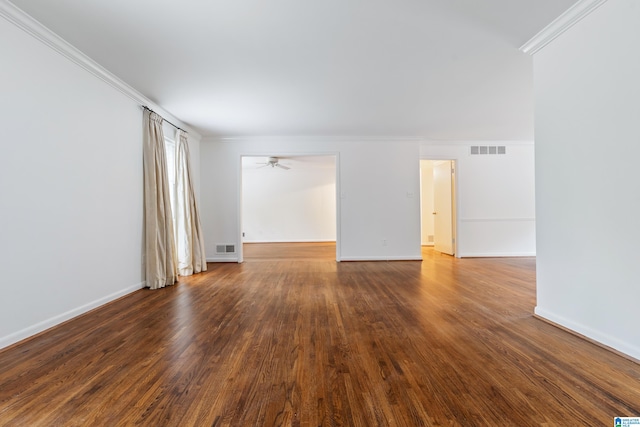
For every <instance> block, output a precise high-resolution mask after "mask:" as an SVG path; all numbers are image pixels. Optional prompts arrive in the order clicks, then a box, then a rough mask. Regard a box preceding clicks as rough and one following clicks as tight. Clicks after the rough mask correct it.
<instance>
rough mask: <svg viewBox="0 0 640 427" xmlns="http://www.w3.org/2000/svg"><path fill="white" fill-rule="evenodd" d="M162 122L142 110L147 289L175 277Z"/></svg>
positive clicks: (174, 280)
mask: <svg viewBox="0 0 640 427" xmlns="http://www.w3.org/2000/svg"><path fill="white" fill-rule="evenodd" d="M162 121H163V120H162V117H160V116H159V115H157V114H156V113H154V112H153V111H149V110H147V109H145V110H144V141H143V144H144V153H143V157H144V217H145V249H146V254H145V257H146V262H145V272H146V281H147V286H148V287H149V288H151V289H158V288H163V287H165V286H167V285H173V284H174V283H175V282H176V280H177V276H178V270H177V259H176V250H175V244H174V233H173V217H172V214H171V201H170V197H169V182H168V175H167V159H166V154H165V148H164V135H163V133H162Z"/></svg>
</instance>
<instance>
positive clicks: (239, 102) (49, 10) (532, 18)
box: [12, 0, 576, 140]
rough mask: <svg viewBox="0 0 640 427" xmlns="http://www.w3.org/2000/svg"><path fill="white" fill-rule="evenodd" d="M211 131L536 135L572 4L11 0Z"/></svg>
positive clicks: (549, 0)
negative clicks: (550, 51)
mask: <svg viewBox="0 0 640 427" xmlns="http://www.w3.org/2000/svg"><path fill="white" fill-rule="evenodd" d="M12 2H13V3H14V4H15V5H16V6H18V7H19V8H21V9H22V10H24V11H25V12H27V13H28V14H30V15H31V16H32V17H34V18H36V19H37V20H39V21H40V22H41V23H43V24H44V25H45V26H47V27H48V28H49V29H51V30H53V31H54V32H56V33H57V34H58V35H60V36H61V37H63V38H64V39H65V40H67V41H68V42H70V43H71V44H72V45H74V46H75V47H77V48H78V49H80V50H81V51H82V52H84V53H85V54H87V55H88V56H89V57H91V58H92V59H94V60H95V61H96V62H98V63H99V64H101V65H102V66H103V67H105V68H106V69H108V70H109V71H111V72H112V73H114V74H115V75H117V76H118V77H120V78H121V79H122V80H123V81H125V82H126V83H128V84H129V85H131V86H133V87H134V88H136V89H137V90H138V91H140V92H141V93H142V94H144V95H145V96H146V97H148V98H149V99H151V100H152V101H153V102H155V103H156V104H158V105H160V106H162V107H163V108H164V109H165V110H167V111H169V112H170V113H172V114H173V115H174V116H176V117H177V118H179V119H180V120H182V121H184V122H185V123H187V124H189V125H191V126H193V127H194V128H195V129H197V130H198V131H199V132H200V133H202V134H203V135H205V136H225V137H232V136H255V135H304V136H338V135H339V136H375V137H385V136H402V137H423V138H428V139H440V140H463V139H467V140H468V139H473V140H530V139H532V138H533V87H532V85H533V82H532V61H531V57H530V56H528V55H526V54H524V53H521V52H520V51H519V50H518V48H519V47H520V46H521V45H522V44H524V43H525V42H526V41H527V40H528V39H529V38H531V37H532V36H533V35H535V34H536V33H537V32H538V31H539V30H541V29H542V28H544V27H545V26H546V25H547V24H548V23H550V22H551V21H552V20H553V19H555V18H556V17H558V16H559V15H560V14H561V13H562V12H564V11H565V10H566V9H568V8H569V7H570V6H572V5H573V4H574V3H575V2H576V1H575V0H483V1H479V0H321V1H301V0H226V1H223V0H209V1H205V0H182V1H180V2H178V1H173V2H172V1H168V0H153V1H152V0H109V1H97V0H92V1H90V0H57V1H51V0H12Z"/></svg>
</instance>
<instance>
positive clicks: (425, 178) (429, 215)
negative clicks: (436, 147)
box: [420, 160, 434, 246]
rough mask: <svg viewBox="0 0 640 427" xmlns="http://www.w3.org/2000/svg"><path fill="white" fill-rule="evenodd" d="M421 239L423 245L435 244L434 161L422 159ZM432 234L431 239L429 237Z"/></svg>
mask: <svg viewBox="0 0 640 427" xmlns="http://www.w3.org/2000/svg"><path fill="white" fill-rule="evenodd" d="M420 179H421V183H420V188H421V192H422V194H421V197H420V200H421V203H422V206H421V226H422V234H421V240H422V245H423V246H433V233H434V220H433V210H434V207H433V161H431V160H420ZM429 236H431V239H429Z"/></svg>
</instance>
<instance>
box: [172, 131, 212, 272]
mask: <svg viewBox="0 0 640 427" xmlns="http://www.w3.org/2000/svg"><path fill="white" fill-rule="evenodd" d="M174 206H175V214H176V237H177V252H178V273H179V274H180V275H181V276H190V275H191V274H193V273H200V272H201V271H206V270H207V260H206V257H205V253H204V240H203V239H202V227H201V226H200V215H199V213H198V206H197V204H196V198H195V192H194V188H193V181H192V179H191V166H190V161H189V143H188V142H187V134H186V132H183V131H180V130H178V131H177V133H176V201H175V204H174Z"/></svg>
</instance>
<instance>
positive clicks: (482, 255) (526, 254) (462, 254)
mask: <svg viewBox="0 0 640 427" xmlns="http://www.w3.org/2000/svg"><path fill="white" fill-rule="evenodd" d="M532 256H536V253H535V252H460V253H459V254H458V257H459V258H510V257H513V258H515V257H532Z"/></svg>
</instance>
